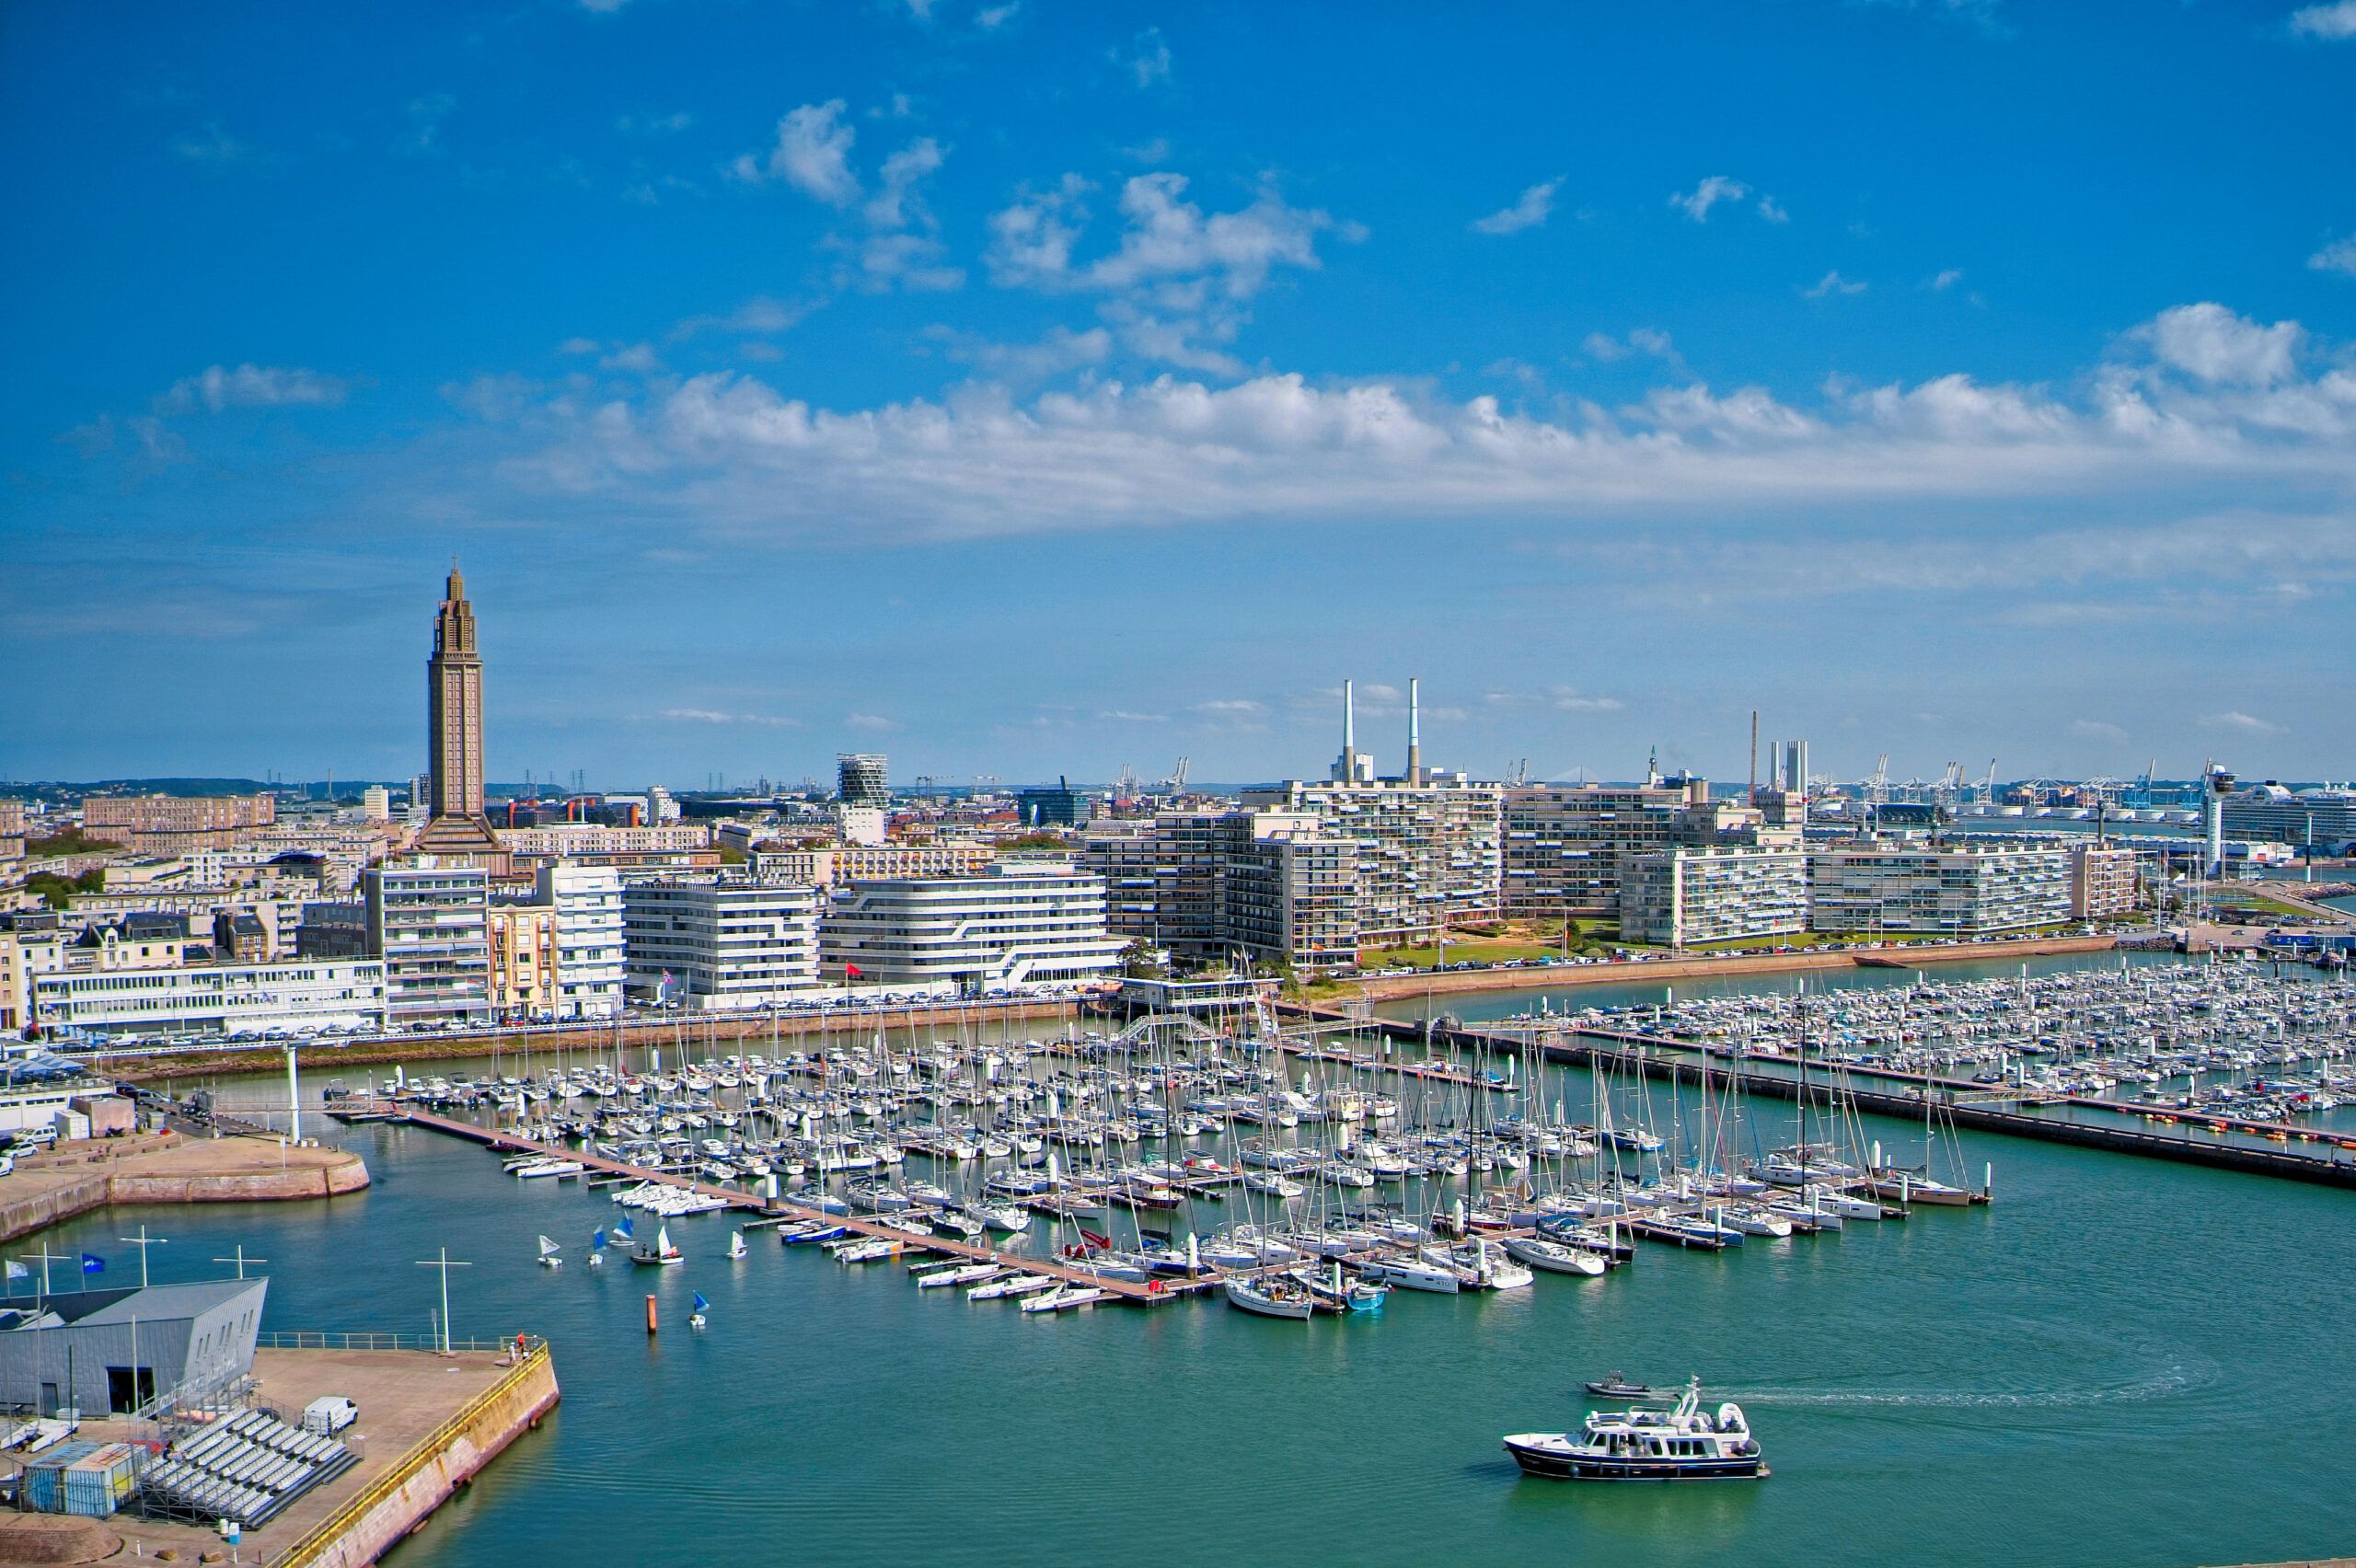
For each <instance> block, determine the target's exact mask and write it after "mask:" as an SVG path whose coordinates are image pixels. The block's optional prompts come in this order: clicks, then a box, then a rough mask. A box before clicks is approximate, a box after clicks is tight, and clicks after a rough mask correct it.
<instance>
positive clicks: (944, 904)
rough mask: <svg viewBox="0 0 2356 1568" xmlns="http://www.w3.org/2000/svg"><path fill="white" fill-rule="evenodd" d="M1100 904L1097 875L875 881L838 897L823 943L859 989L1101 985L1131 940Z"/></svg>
mask: <svg viewBox="0 0 2356 1568" xmlns="http://www.w3.org/2000/svg"><path fill="white" fill-rule="evenodd" d="M1104 903H1105V900H1104V882H1103V878H1101V877H1097V876H1091V875H1090V874H1088V873H1086V872H1082V871H1075V870H1066V869H1063V868H1059V867H1049V866H1017V865H1000V866H998V867H994V868H993V869H992V870H991V871H990V872H989V873H988V874H987V875H984V876H977V877H905V878H883V879H877V880H874V881H870V882H854V883H852V884H850V885H849V886H848V887H845V888H841V889H838V890H837V892H836V893H835V894H834V896H833V898H832V899H831V900H830V901H829V902H828V904H827V906H826V920H825V923H824V926H823V928H822V932H821V939H820V945H821V948H822V951H823V955H824V960H825V963H826V966H827V967H828V968H829V969H830V970H831V969H835V968H837V967H838V966H839V967H840V968H841V969H842V971H843V974H844V977H845V978H846V979H849V980H850V981H852V982H853V983H854V984H859V985H886V986H892V985H902V986H905V985H933V984H937V983H941V982H948V983H951V984H953V985H956V986H960V987H962V988H965V989H969V990H970V989H978V988H984V987H988V986H1018V985H1023V984H1027V983H1031V982H1034V981H1050V980H1099V979H1107V978H1111V977H1113V976H1115V975H1117V974H1119V973H1120V968H1121V953H1122V951H1123V950H1124V949H1125V948H1126V947H1127V945H1128V944H1127V942H1126V941H1125V940H1123V939H1122V938H1120V937H1118V936H1115V935H1114V934H1113V932H1112V931H1111V930H1109V929H1108V928H1106V925H1105V909H1104ZM852 968H856V969H857V970H858V971H859V973H858V974H856V975H852V974H849V970H850V969H852Z"/></svg>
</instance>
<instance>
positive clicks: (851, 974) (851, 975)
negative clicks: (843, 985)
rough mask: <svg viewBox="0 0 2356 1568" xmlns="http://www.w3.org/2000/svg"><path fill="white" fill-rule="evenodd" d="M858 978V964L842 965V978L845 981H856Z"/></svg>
mask: <svg viewBox="0 0 2356 1568" xmlns="http://www.w3.org/2000/svg"><path fill="white" fill-rule="evenodd" d="M859 976H860V967H859V965H858V964H856V963H846V964H844V965H843V978H844V979H846V980H856V979H858V978H859Z"/></svg>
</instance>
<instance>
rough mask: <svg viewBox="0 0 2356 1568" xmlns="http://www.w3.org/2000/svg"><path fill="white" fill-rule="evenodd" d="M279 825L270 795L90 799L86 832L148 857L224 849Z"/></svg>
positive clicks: (85, 813)
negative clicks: (274, 824)
mask: <svg viewBox="0 0 2356 1568" xmlns="http://www.w3.org/2000/svg"><path fill="white" fill-rule="evenodd" d="M277 820H278V801H277V800H276V799H275V798H274V797H272V796H270V795H191V796H181V795H92V796H89V797H88V798H87V799H85V800H84V801H83V802H82V831H83V832H84V833H85V834H87V836H90V837H92V838H103V839H106V840H108V841H110V842H111V843H116V844H121V845H122V846H123V847H126V848H129V849H133V850H135V851H137V852H139V853H141V854H144V855H173V854H179V853H181V852H183V851H186V850H190V849H223V848H226V847H229V846H231V845H233V844H239V843H243V842H245V841H246V840H247V839H248V838H251V837H252V836H254V835H256V834H257V833H259V832H260V831H261V830H262V829H264V828H267V827H268V826H270V824H271V823H273V822H275V821H277Z"/></svg>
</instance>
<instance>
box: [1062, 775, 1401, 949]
mask: <svg viewBox="0 0 2356 1568" xmlns="http://www.w3.org/2000/svg"><path fill="white" fill-rule="evenodd" d="M1358 852H1359V847H1358V841H1357V838H1355V837H1353V836H1349V835H1345V834H1336V833H1333V832H1330V831H1328V830H1327V828H1326V825H1325V823H1324V820H1323V819H1322V817H1321V816H1320V815H1319V814H1318V813H1314V812H1276V811H1242V812H1165V813H1162V814H1161V815H1160V816H1157V817H1155V818H1153V819H1152V820H1151V821H1150V822H1138V823H1114V824H1103V825H1101V826H1099V827H1097V828H1094V829H1091V831H1090V833H1089V834H1088V835H1087V836H1085V837H1084V838H1083V839H1082V840H1081V841H1080V851H1079V854H1080V865H1081V866H1082V867H1083V868H1084V869H1086V870H1089V871H1091V872H1093V873H1094V874H1095V875H1097V876H1098V877H1101V878H1102V879H1103V882H1104V885H1105V918H1106V924H1107V926H1108V927H1109V928H1111V929H1112V931H1113V932H1114V934H1116V935H1118V936H1122V937H1126V938H1128V939H1131V940H1139V941H1143V942H1145V943H1147V944H1148V945H1149V946H1150V947H1153V948H1156V949H1159V950H1161V951H1167V952H1169V953H1170V954H1171V956H1172V958H1174V959H1176V960H1178V961H1179V962H1180V963H1189V964H1200V963H1234V962H1236V961H1238V960H1250V961H1252V962H1253V963H1261V964H1268V963H1278V962H1281V963H1284V964H1288V965H1289V966H1290V967H1292V968H1293V969H1295V970H1296V971H1299V972H1302V973H1314V972H1320V971H1325V970H1332V969H1338V968H1342V967H1345V966H1346V965H1349V964H1351V963H1356V962H1357V949H1358V941H1359V936H1360V932H1361V925H1360V901H1359V887H1358Z"/></svg>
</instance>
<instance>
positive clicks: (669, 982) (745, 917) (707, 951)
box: [622, 882, 818, 1012]
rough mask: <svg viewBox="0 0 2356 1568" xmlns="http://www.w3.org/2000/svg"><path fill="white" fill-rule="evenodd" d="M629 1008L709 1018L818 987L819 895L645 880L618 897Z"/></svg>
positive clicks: (809, 891)
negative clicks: (652, 1007) (658, 1007)
mask: <svg viewBox="0 0 2356 1568" xmlns="http://www.w3.org/2000/svg"><path fill="white" fill-rule="evenodd" d="M622 953H623V965H624V985H625V987H626V988H627V990H628V992H629V996H630V997H631V999H632V1000H634V1001H642V1002H649V1003H658V1004H660V1003H676V1004H677V1005H679V1006H681V1007H684V1008H687V1009H695V1010H699V1011H712V1012H730V1011H743V1010H745V1009H756V1008H762V1007H767V1006H769V1005H770V1004H772V1003H776V1002H784V1001H791V1000H793V999H794V998H795V997H801V996H803V995H804V994H806V993H808V992H809V991H810V990H812V989H813V988H814V987H815V986H817V984H818V894H817V893H816V891H815V890H814V889H811V888H806V887H775V886H770V885H768V884H765V883H760V882H637V883H634V884H632V885H631V886H629V888H628V889H626V890H625V891H624V893H623V894H622Z"/></svg>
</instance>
